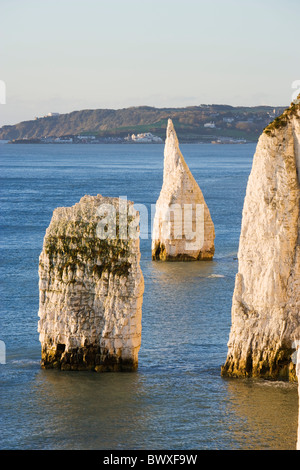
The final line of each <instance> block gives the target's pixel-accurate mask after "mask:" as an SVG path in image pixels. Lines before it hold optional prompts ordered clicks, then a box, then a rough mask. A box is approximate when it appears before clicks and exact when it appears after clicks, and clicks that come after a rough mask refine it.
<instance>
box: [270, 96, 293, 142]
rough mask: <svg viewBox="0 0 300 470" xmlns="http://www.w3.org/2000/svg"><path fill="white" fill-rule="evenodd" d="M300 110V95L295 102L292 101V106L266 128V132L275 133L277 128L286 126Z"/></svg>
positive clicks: (271, 134)
mask: <svg viewBox="0 0 300 470" xmlns="http://www.w3.org/2000/svg"><path fill="white" fill-rule="evenodd" d="M299 111H300V95H299V96H298V98H297V100H296V101H295V102H292V103H291V105H290V107H289V108H287V109H286V110H285V111H284V112H283V113H282V114H281V115H280V116H278V117H276V118H275V119H274V121H272V122H271V123H270V124H269V125H268V126H267V127H265V129H264V133H265V134H267V135H270V136H273V135H274V131H275V130H276V129H281V128H283V127H286V126H287V124H288V122H289V120H290V119H291V118H292V117H293V116H298V115H299Z"/></svg>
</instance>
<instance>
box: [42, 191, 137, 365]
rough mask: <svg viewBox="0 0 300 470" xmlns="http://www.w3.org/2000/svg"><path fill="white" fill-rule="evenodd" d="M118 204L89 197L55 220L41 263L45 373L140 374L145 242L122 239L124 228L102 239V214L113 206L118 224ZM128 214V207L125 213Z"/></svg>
mask: <svg viewBox="0 0 300 470" xmlns="http://www.w3.org/2000/svg"><path fill="white" fill-rule="evenodd" d="M119 203H120V201H119V199H118V198H104V197H102V196H100V195H98V196H93V197H92V196H84V197H83V198H82V199H81V200H80V202H79V203H77V204H75V205H74V206H73V207H60V208H57V209H55V211H54V213H53V217H52V220H51V223H50V226H49V227H48V229H47V231H46V235H45V238H44V244H43V251H42V253H41V255H40V262H39V277H40V282H39V289H40V307H39V317H40V320H39V325H38V331H39V333H40V342H41V345H42V362H41V364H42V367H43V368H59V369H62V370H87V369H90V370H96V371H99V372H101V371H118V370H135V369H136V368H137V365H138V352H139V348H140V345H141V315H142V301H143V291H144V281H143V275H142V272H141V269H140V265H139V261H140V249H139V238H138V236H137V237H127V239H126V238H125V237H124V236H122V237H121V236H120V233H119V231H118V226H117V227H116V231H115V233H116V237H115V238H114V237H113V236H112V237H110V236H109V235H108V236H107V239H104V237H102V239H101V238H99V236H98V232H97V230H98V227H99V221H100V220H102V221H103V218H102V216H100V215H101V214H100V215H99V211H98V209H99V207H104V206H103V205H107V206H109V207H113V212H114V211H115V214H116V222H118V220H119V219H120V211H119V207H120V204H119ZM105 207H106V206H105ZM122 207H124V206H122ZM130 208H131V209H132V208H133V203H131V202H127V201H126V212H127V210H128V212H129V210H130ZM122 214H123V209H122ZM130 214H131V215H130V216H128V219H127V222H128V224H129V223H133V226H135V227H138V217H139V214H138V213H136V212H135V211H130ZM127 222H126V224H127ZM125 228H126V229H127V225H126V227H125ZM112 232H113V231H112ZM112 235H113V233H112Z"/></svg>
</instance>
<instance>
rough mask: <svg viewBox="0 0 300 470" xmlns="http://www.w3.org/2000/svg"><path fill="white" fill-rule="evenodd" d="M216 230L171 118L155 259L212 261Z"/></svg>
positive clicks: (154, 242)
mask: <svg viewBox="0 0 300 470" xmlns="http://www.w3.org/2000/svg"><path fill="white" fill-rule="evenodd" d="M214 239H215V230H214V224H213V222H212V219H211V216H210V212H209V209H208V207H207V205H206V203H205V200H204V197H203V194H202V191H201V189H200V188H199V186H198V184H197V183H196V181H195V179H194V177H193V175H192V173H191V172H190V170H189V168H188V166H187V164H186V162H185V160H184V158H183V156H182V153H181V151H180V149H179V144H178V139H177V136H176V132H175V129H174V126H173V123H172V121H171V119H169V121H168V127H167V138H166V142H165V150H164V175H163V186H162V189H161V192H160V196H159V198H158V200H157V203H156V210H155V217H154V222H153V232H152V259H153V260H163V261H172V260H175V261H179V260H183V261H190V260H210V259H212V258H213V255H214V251H215V248H214Z"/></svg>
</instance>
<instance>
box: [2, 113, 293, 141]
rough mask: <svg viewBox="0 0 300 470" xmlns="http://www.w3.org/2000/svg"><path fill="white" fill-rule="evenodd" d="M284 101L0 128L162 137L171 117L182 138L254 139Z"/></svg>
mask: <svg viewBox="0 0 300 470" xmlns="http://www.w3.org/2000/svg"><path fill="white" fill-rule="evenodd" d="M285 109H286V107H283V106H277V107H273V106H254V107H244V106H236V107H234V106H230V105H218V104H212V105H207V104H202V105H199V106H190V107H186V108H154V107H150V106H139V107H130V108H124V109H117V110H116V109H93V110H82V111H73V112H71V113H67V114H59V113H56V112H51V113H48V114H47V115H46V116H43V117H35V119H33V120H31V121H23V122H20V123H19V124H15V125H6V126H3V127H1V128H0V140H7V141H9V142H10V143H45V144H47V143H65V144H78V143H88V144H97V143H120V144H122V143H123V144H126V143H163V142H164V137H165V130H166V126H167V122H168V119H169V118H171V119H172V121H173V123H174V125H175V126H176V129H177V134H178V137H179V139H180V140H181V142H182V143H216V144H222V143H247V142H256V141H257V139H258V137H259V135H260V134H261V133H262V131H263V129H264V128H265V127H267V126H268V125H269V124H270V122H272V121H273V120H274V118H276V117H278V116H280V115H281V114H282V112H283V111H284V110H285Z"/></svg>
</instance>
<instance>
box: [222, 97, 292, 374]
mask: <svg viewBox="0 0 300 470" xmlns="http://www.w3.org/2000/svg"><path fill="white" fill-rule="evenodd" d="M299 175H300V105H299V104H296V103H293V104H292V105H291V106H290V108H288V109H287V110H286V111H285V112H284V113H283V114H282V115H281V116H280V117H279V118H277V119H275V120H274V121H273V123H271V124H270V125H269V126H268V127H267V128H266V129H265V130H264V132H263V134H262V135H261V137H260V139H259V141H258V145H257V148H256V152H255V155H254V160H253V165H252V170H251V174H250V176H249V180H248V185H247V191H246V197H245V201H244V208H243V217H242V227H241V235H240V244H239V251H238V274H237V275H236V280H235V288H234V294H233V301H232V325H231V331H230V337H229V342H228V355H227V360H226V363H225V365H224V366H223V367H222V374H223V375H228V376H236V377H238V376H254V377H259V376H260V377H265V378H269V379H278V378H282V379H289V380H296V370H295V364H294V362H295V361H293V360H292V354H293V352H294V351H295V342H297V341H299V339H300V337H299V326H300V246H299V238H300V237H299V226H300V218H299V202H300V178H299Z"/></svg>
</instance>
